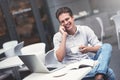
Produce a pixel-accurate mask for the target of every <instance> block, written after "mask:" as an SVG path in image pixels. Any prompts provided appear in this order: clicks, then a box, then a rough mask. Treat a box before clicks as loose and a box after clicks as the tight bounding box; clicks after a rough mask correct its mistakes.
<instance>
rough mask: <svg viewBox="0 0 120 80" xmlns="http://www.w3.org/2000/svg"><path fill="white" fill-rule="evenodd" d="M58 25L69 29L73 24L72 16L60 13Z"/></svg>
mask: <svg viewBox="0 0 120 80" xmlns="http://www.w3.org/2000/svg"><path fill="white" fill-rule="evenodd" d="M58 19H59V22H60V25H62V26H63V27H64V28H65V29H66V31H70V30H71V29H72V28H73V26H74V18H73V17H71V16H70V15H69V13H62V14H61V15H60V16H59V17H58Z"/></svg>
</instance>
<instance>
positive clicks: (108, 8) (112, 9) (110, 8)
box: [47, 0, 120, 32]
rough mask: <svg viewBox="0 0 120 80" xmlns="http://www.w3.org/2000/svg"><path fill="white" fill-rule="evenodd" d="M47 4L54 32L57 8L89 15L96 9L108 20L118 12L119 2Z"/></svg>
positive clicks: (96, 0) (82, 0) (53, 0)
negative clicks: (67, 8)
mask: <svg viewBox="0 0 120 80" xmlns="http://www.w3.org/2000/svg"><path fill="white" fill-rule="evenodd" d="M47 2H48V7H49V9H50V13H51V18H52V22H53V25H54V29H55V31H56V32H57V31H58V27H59V23H58V21H57V19H56V17H55V12H56V10H57V9H58V8H59V7H62V6H67V7H70V8H71V9H72V11H73V13H74V14H78V12H79V11H83V10H85V11H87V12H89V13H91V12H92V11H93V10H94V9H98V10H99V11H100V13H104V12H105V13H107V14H108V18H110V17H111V16H112V15H113V14H115V13H116V11H118V10H120V0H47Z"/></svg>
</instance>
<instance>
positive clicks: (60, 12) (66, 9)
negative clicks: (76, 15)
mask: <svg viewBox="0 0 120 80" xmlns="http://www.w3.org/2000/svg"><path fill="white" fill-rule="evenodd" d="M62 13H69V15H70V16H71V17H72V16H73V13H72V10H71V9H70V8H68V7H61V8H59V9H58V10H57V11H56V18H57V19H58V18H59V16H60V15H61V14H62Z"/></svg>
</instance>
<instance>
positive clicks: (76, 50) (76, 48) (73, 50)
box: [71, 46, 79, 54]
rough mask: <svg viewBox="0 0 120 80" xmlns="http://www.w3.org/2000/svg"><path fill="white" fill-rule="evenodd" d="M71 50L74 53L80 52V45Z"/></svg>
mask: <svg viewBox="0 0 120 80" xmlns="http://www.w3.org/2000/svg"><path fill="white" fill-rule="evenodd" d="M71 52H72V53H73V54H75V53H78V52H79V46H74V47H71Z"/></svg>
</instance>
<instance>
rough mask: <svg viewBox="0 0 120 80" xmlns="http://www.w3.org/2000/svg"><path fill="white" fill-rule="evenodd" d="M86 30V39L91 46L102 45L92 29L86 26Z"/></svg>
mask: <svg viewBox="0 0 120 80" xmlns="http://www.w3.org/2000/svg"><path fill="white" fill-rule="evenodd" d="M85 30H86V31H85V32H86V34H87V39H88V42H89V44H90V45H92V46H97V45H99V46H102V42H101V41H99V40H98V37H97V36H96V35H95V33H94V31H93V30H92V29H91V28H89V27H86V29H85Z"/></svg>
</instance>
